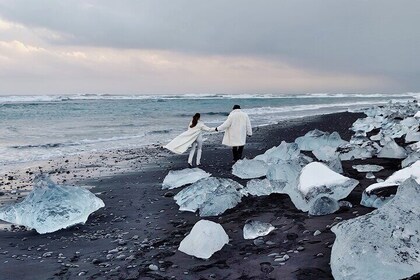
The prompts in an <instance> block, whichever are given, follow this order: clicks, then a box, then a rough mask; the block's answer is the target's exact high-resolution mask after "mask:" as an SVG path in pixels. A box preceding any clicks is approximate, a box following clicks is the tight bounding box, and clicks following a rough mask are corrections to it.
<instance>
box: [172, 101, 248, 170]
mask: <svg viewBox="0 0 420 280" xmlns="http://www.w3.org/2000/svg"><path fill="white" fill-rule="evenodd" d="M203 131H224V132H225V135H224V137H223V141H222V144H223V145H226V146H230V147H232V152H233V161H234V162H236V161H237V160H239V159H241V158H242V152H243V149H244V146H245V143H246V136H247V135H248V136H251V135H252V128H251V122H250V120H249V117H248V115H247V114H246V113H245V112H243V111H241V107H240V106H239V105H235V106H233V110H232V112H231V113H230V114H229V116H228V118H227V119H226V121H225V122H224V123H223V124H222V125H220V126H218V127H215V128H210V127H208V126H206V125H205V124H204V123H203V122H202V121H200V114H199V113H196V114H195V115H194V116H193V119H192V121H191V123H190V125H189V126H188V130H187V131H185V132H183V133H182V134H180V135H178V136H177V137H175V139H173V140H172V141H171V142H169V144H167V145H166V146H164V148H166V149H168V150H170V151H172V152H174V153H176V154H182V153H184V152H185V151H186V150H187V149H188V148H189V147H190V146H191V145H192V147H191V151H190V155H189V157H188V165H189V166H190V167H192V162H193V158H194V154H195V151H196V150H197V157H196V163H197V166H199V165H200V163H201V153H202V146H203V136H202V132H203Z"/></svg>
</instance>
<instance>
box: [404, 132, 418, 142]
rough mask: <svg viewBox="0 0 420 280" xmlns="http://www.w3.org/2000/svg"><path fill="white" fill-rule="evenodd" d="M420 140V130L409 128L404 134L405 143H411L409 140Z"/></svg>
mask: <svg viewBox="0 0 420 280" xmlns="http://www.w3.org/2000/svg"><path fill="white" fill-rule="evenodd" d="M418 141H420V132H418V131H413V130H410V131H408V132H407V134H406V135H405V143H411V142H418Z"/></svg>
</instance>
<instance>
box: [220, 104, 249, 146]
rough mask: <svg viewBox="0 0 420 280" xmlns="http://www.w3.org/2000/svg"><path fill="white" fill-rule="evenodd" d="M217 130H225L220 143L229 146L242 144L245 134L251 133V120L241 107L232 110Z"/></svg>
mask: <svg viewBox="0 0 420 280" xmlns="http://www.w3.org/2000/svg"><path fill="white" fill-rule="evenodd" d="M217 130H218V131H225V135H224V136H223V141H222V144H223V145H226V146H230V147H237V146H244V145H245V143H246V136H247V135H249V136H251V135H252V128H251V121H250V120H249V117H248V114H246V113H245V112H242V111H241V109H235V110H233V111H232V112H231V113H230V114H229V116H228V118H227V119H226V121H225V122H224V123H223V124H222V125H221V126H219V127H217Z"/></svg>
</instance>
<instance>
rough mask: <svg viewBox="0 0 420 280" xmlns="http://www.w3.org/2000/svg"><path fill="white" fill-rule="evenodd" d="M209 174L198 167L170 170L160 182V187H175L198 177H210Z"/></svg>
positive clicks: (186, 183)
mask: <svg viewBox="0 0 420 280" xmlns="http://www.w3.org/2000/svg"><path fill="white" fill-rule="evenodd" d="M210 176H211V174H210V173H207V172H206V171H204V170H202V169H200V168H185V169H182V170H171V171H169V173H168V175H166V177H165V179H164V180H163V183H162V189H170V190H171V189H175V188H179V187H182V186H184V185H188V184H192V183H194V182H197V181H198V180H200V179H203V178H207V177H210Z"/></svg>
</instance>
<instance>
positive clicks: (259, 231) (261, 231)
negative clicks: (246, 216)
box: [243, 220, 276, 239]
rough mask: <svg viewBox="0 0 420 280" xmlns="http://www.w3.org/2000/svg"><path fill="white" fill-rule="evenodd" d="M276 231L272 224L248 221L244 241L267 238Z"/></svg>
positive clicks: (244, 231)
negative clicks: (261, 237)
mask: <svg viewBox="0 0 420 280" xmlns="http://www.w3.org/2000/svg"><path fill="white" fill-rule="evenodd" d="M275 229H276V228H275V227H273V226H272V225H271V224H270V223H263V222H260V221H256V220H248V221H247V222H246V223H245V226H244V229H243V234H244V239H255V238H257V237H260V236H266V235H267V234H269V233H270V232H272V231H273V230H275Z"/></svg>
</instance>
